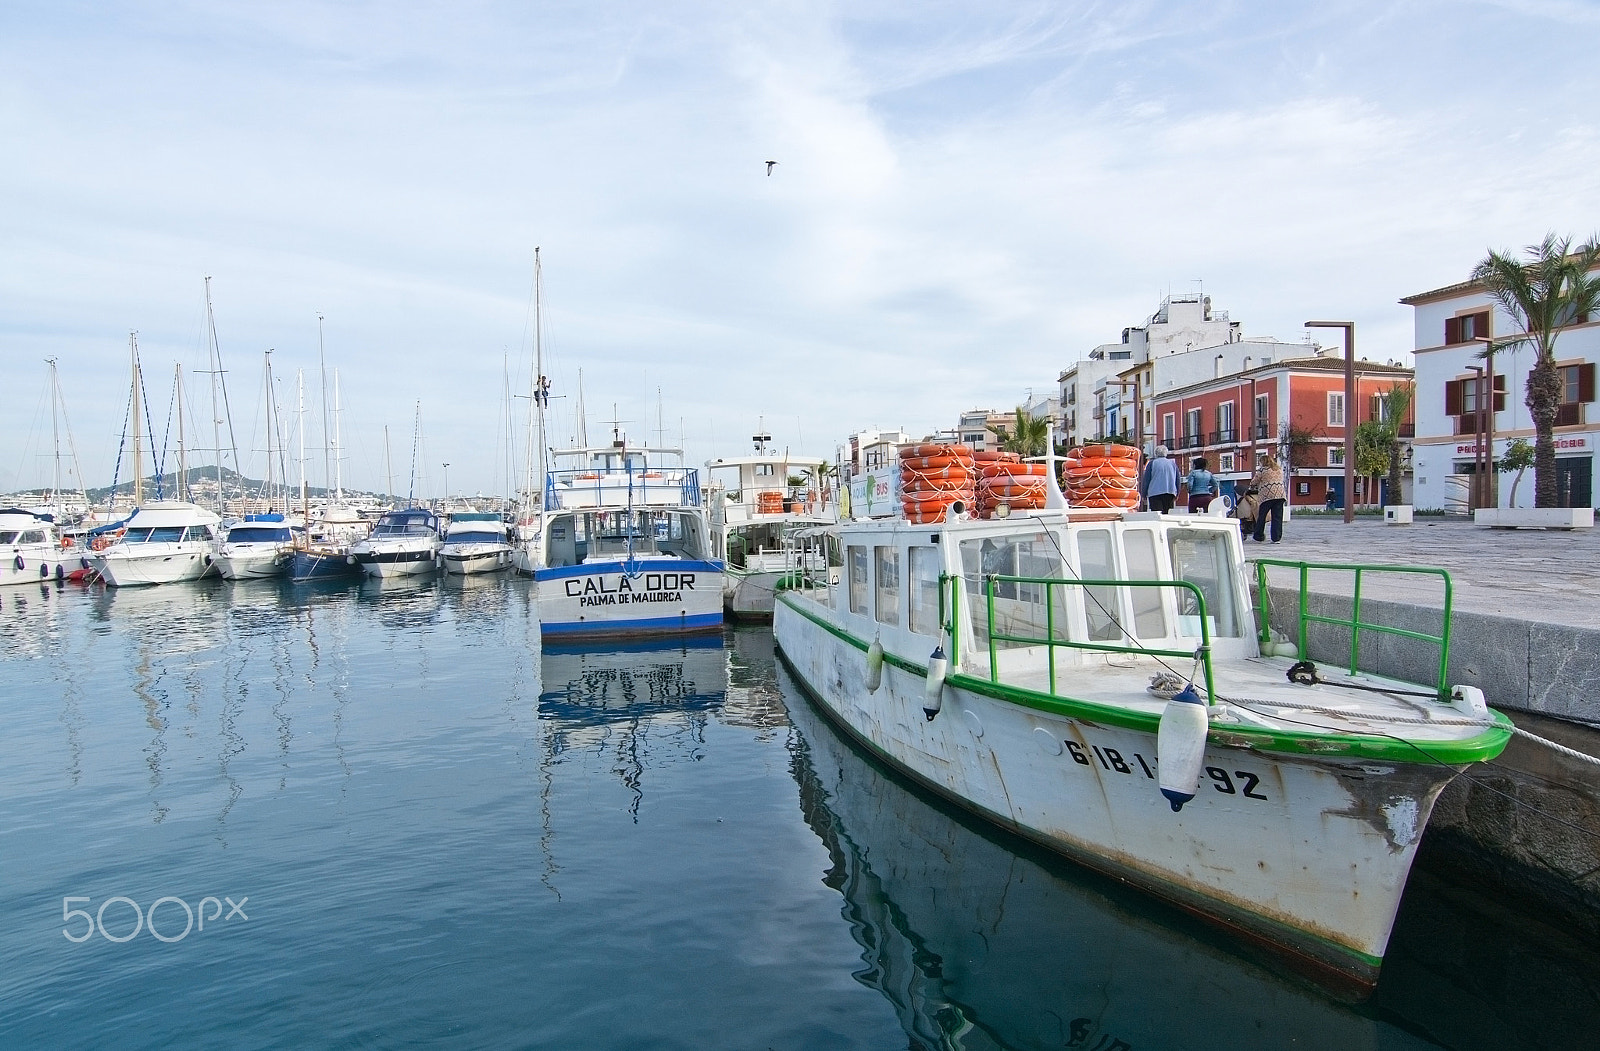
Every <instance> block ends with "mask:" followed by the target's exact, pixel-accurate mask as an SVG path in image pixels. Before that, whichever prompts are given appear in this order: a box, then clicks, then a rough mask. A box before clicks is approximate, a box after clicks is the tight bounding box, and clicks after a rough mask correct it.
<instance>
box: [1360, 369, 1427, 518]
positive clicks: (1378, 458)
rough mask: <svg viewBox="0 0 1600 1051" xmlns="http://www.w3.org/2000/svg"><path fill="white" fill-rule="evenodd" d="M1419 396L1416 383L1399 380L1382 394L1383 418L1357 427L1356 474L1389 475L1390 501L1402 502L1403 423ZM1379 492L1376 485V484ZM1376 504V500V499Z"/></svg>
mask: <svg viewBox="0 0 1600 1051" xmlns="http://www.w3.org/2000/svg"><path fill="white" fill-rule="evenodd" d="M1415 396H1416V385H1415V384H1413V383H1410V382H1406V383H1396V384H1395V385H1394V386H1392V387H1390V388H1389V389H1388V390H1387V391H1385V392H1384V393H1383V394H1382V395H1381V397H1382V401H1383V411H1382V413H1380V416H1381V417H1382V418H1381V419H1376V420H1368V421H1367V422H1365V423H1363V424H1360V425H1358V426H1357V427H1356V449H1355V456H1356V460H1355V467H1356V473H1357V474H1359V475H1361V476H1362V477H1363V478H1372V479H1376V478H1378V477H1379V476H1380V475H1388V476H1389V504H1390V505H1391V506H1393V505H1395V504H1398V503H1400V500H1401V496H1400V452H1401V444H1402V443H1401V441H1400V426H1401V424H1402V423H1404V421H1405V418H1406V413H1407V412H1408V411H1410V409H1411V401H1412V399H1413V398H1414V397H1415ZM1373 492H1374V493H1376V492H1377V487H1376V486H1374V487H1373ZM1374 503H1376V501H1374Z"/></svg>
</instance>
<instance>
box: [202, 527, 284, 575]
mask: <svg viewBox="0 0 1600 1051" xmlns="http://www.w3.org/2000/svg"><path fill="white" fill-rule="evenodd" d="M293 551H294V533H293V532H292V531H291V529H290V527H289V523H288V522H286V521H285V520H284V517H283V515H280V514H262V515H245V516H244V519H243V520H242V521H239V522H234V523H233V524H232V525H230V526H228V527H227V528H226V529H225V530H224V532H223V534H222V538H221V539H220V540H219V541H218V542H217V551H216V565H217V572H218V573H220V574H222V576H223V578H224V579H227V580H248V579H255V578H264V577H277V576H282V575H283V574H284V573H285V572H287V571H288V568H289V563H290V562H291V560H292V559H293Z"/></svg>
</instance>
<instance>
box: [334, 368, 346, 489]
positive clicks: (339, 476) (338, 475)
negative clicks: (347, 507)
mask: <svg viewBox="0 0 1600 1051" xmlns="http://www.w3.org/2000/svg"><path fill="white" fill-rule="evenodd" d="M333 496H334V499H335V500H338V501H339V502H340V503H341V504H342V503H344V468H343V466H342V465H341V464H340V463H339V370H338V369H334V370H333Z"/></svg>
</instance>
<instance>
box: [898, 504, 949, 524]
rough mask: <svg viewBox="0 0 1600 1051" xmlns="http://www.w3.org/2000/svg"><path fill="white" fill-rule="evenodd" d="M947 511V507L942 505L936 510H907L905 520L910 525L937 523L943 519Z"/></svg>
mask: <svg viewBox="0 0 1600 1051" xmlns="http://www.w3.org/2000/svg"><path fill="white" fill-rule="evenodd" d="M948 513H949V512H948V509H947V508H943V507H941V508H939V509H938V510H937V511H907V512H906V521H907V522H910V523H911V524H912V525H937V524H938V523H940V522H943V521H944V520H945V516H946V514H948Z"/></svg>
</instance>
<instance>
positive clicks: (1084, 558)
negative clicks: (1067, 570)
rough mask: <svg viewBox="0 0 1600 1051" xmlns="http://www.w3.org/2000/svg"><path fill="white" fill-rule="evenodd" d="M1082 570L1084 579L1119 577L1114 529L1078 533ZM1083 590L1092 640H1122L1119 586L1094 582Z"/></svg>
mask: <svg viewBox="0 0 1600 1051" xmlns="http://www.w3.org/2000/svg"><path fill="white" fill-rule="evenodd" d="M1078 572H1079V575H1080V576H1081V577H1082V578H1083V579H1084V580H1115V579H1117V563H1116V556H1115V555H1114V554H1113V553H1112V549H1111V530H1109V529H1085V530H1084V531H1083V532H1081V533H1079V534H1078ZM1082 591H1083V611H1084V614H1085V619H1086V620H1087V621H1088V629H1089V631H1088V634H1089V641H1091V642H1115V641H1120V640H1121V639H1122V618H1121V617H1120V616H1118V611H1117V591H1116V589H1115V588H1110V587H1105V586H1103V585H1094V586H1091V587H1085V588H1083V589H1082Z"/></svg>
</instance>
